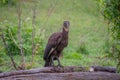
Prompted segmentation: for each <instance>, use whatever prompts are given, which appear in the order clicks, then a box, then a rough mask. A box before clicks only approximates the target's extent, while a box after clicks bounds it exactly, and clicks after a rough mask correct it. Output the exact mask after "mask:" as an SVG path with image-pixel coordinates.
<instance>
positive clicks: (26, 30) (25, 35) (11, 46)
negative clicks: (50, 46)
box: [3, 22, 44, 55]
mask: <svg viewBox="0 0 120 80" xmlns="http://www.w3.org/2000/svg"><path fill="white" fill-rule="evenodd" d="M4 24H5V25H7V26H6V28H5V29H4V30H3V34H4V37H5V40H6V43H7V45H8V51H9V52H11V54H12V55H19V53H20V49H19V44H18V27H17V26H15V25H13V24H10V23H8V22H5V23H3V25H4ZM24 24H26V23H24ZM21 35H22V44H23V50H24V53H25V54H26V55H29V54H31V53H32V28H31V27H30V26H29V27H28V26H25V25H24V27H23V28H22V31H21ZM43 39H44V32H42V31H41V34H40V35H39V34H38V35H36V36H35V39H34V43H35V45H34V46H35V54H38V53H42V52H43Z"/></svg>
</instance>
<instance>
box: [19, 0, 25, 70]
mask: <svg viewBox="0 0 120 80" xmlns="http://www.w3.org/2000/svg"><path fill="white" fill-rule="evenodd" d="M21 14H22V10H21V0H19V5H18V42H19V47H20V54H21V59H22V60H21V62H22V66H21V69H25V56H24V53H23V44H22V36H21V27H22V26H21Z"/></svg>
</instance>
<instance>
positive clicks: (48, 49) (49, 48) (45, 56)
mask: <svg viewBox="0 0 120 80" xmlns="http://www.w3.org/2000/svg"><path fill="white" fill-rule="evenodd" d="M52 47H53V46H52V45H47V46H46V48H45V51H44V57H43V59H44V60H45V61H46V60H47V59H48V58H49V53H50V51H51V49H52ZM47 61H48V60H47Z"/></svg>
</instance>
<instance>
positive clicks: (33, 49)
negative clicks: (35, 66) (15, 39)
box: [32, 2, 36, 63]
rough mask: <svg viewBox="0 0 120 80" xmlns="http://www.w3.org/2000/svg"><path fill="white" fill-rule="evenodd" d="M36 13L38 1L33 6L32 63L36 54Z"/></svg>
mask: <svg viewBox="0 0 120 80" xmlns="http://www.w3.org/2000/svg"><path fill="white" fill-rule="evenodd" d="M35 13H36V2H34V7H33V18H32V63H33V62H34V56H35V31H36V30H35V17H36V15H35Z"/></svg>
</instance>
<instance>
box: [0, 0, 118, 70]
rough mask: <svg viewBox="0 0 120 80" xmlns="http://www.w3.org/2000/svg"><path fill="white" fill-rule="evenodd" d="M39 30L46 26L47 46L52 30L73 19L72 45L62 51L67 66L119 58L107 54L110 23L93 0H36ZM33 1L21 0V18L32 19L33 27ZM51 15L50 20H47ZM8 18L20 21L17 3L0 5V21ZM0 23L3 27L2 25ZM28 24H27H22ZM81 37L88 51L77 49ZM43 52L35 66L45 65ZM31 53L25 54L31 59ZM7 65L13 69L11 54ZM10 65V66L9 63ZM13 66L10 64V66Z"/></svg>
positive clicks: (45, 39)
mask: <svg viewBox="0 0 120 80" xmlns="http://www.w3.org/2000/svg"><path fill="white" fill-rule="evenodd" d="M36 1H37V12H36V22H35V25H36V28H37V29H36V33H37V34H39V33H40V29H44V30H45V38H44V47H45V45H46V43H47V40H48V38H49V36H50V35H51V34H52V33H53V32H57V31H60V29H61V27H62V23H63V21H64V20H69V21H70V31H69V45H68V46H67V48H65V50H64V51H63V57H62V58H61V63H62V64H63V65H64V66H91V65H104V66H115V65H116V62H115V61H114V60H111V59H109V58H107V57H104V56H105V55H106V54H105V53H104V48H103V46H104V45H105V40H106V37H107V26H108V25H107V23H106V22H105V21H104V19H103V17H102V15H101V14H100V12H99V11H98V7H97V4H96V3H95V2H94V0H58V2H57V3H56V1H57V0H52V1H51V0H42V1H39V0H36ZM55 3H56V6H55V8H54V9H53V10H52V13H51V15H50V16H49V17H48V14H49V10H50V9H51V8H52V7H54V5H55ZM32 7H33V3H32V2H28V1H24V3H22V21H23V23H24V22H25V21H26V22H30V24H29V23H28V24H29V25H28V26H30V27H31V21H32ZM47 18H48V20H47ZM4 21H8V22H9V23H13V24H15V25H17V23H18V17H17V7H16V6H11V7H8V6H0V22H1V23H2V22H4ZM1 27H4V26H3V25H1ZM23 27H25V26H23ZM82 41H83V42H84V43H85V45H86V49H87V51H88V52H89V55H84V54H82V53H77V52H76V51H77V49H79V46H80V44H81V43H82ZM42 55H43V54H39V55H37V56H36V57H35V64H34V66H33V67H34V68H36V67H42V66H43V64H44V61H43V59H42ZM14 58H15V60H16V62H17V63H18V64H19V63H20V56H14ZM30 59H31V56H30V55H29V56H26V61H27V62H30ZM4 63H5V64H4V65H3V66H1V67H0V70H3V71H9V70H13V68H12V67H11V65H9V64H11V63H10V60H9V58H8V57H6V56H5V57H4ZM8 65H9V66H8ZM9 67H10V68H9Z"/></svg>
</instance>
